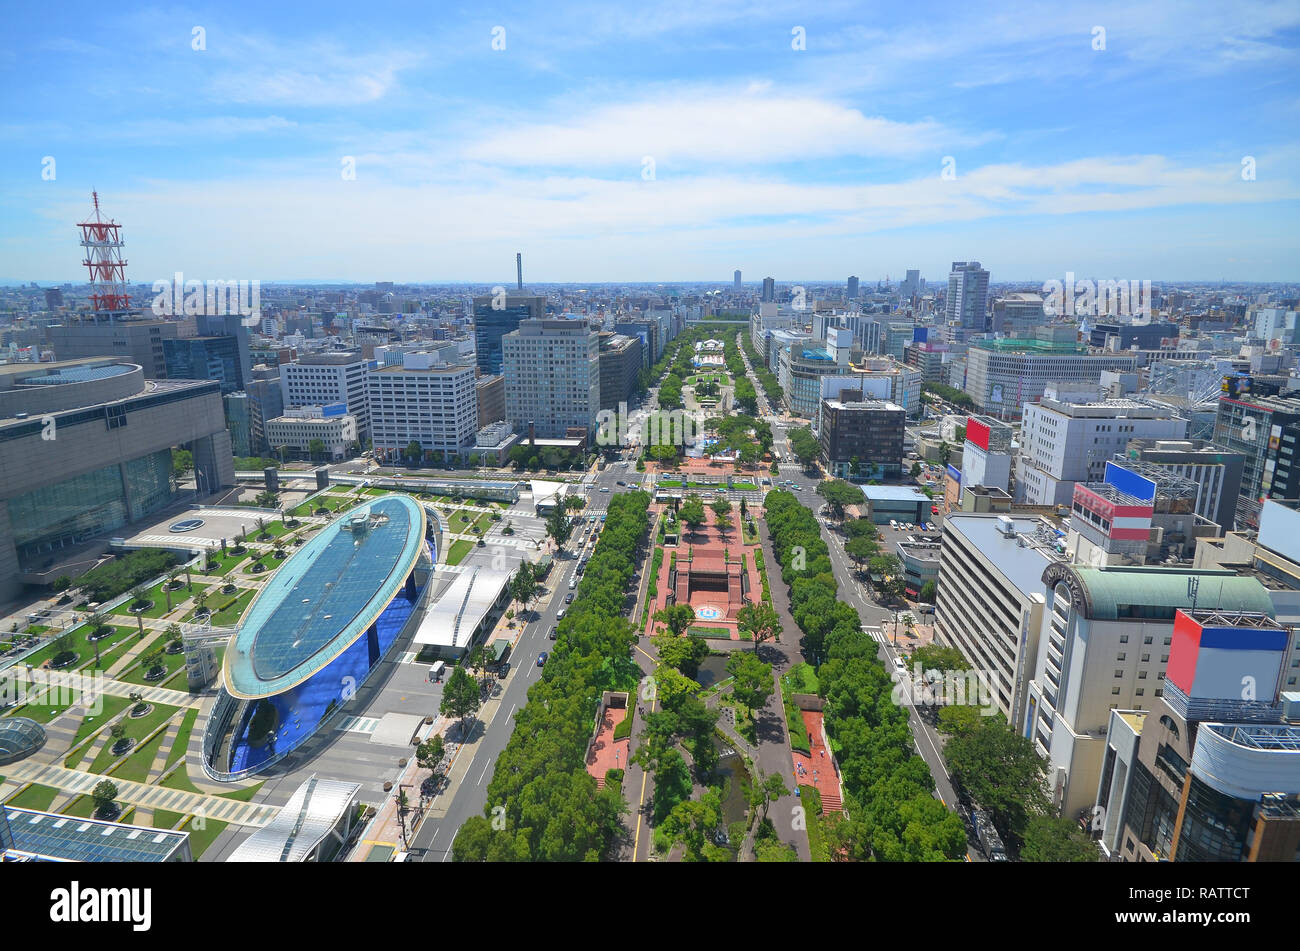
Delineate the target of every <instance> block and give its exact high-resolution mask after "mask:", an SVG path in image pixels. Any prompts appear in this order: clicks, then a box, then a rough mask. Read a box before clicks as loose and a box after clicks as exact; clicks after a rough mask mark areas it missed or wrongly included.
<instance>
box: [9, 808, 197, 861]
mask: <svg viewBox="0 0 1300 951" xmlns="http://www.w3.org/2000/svg"><path fill="white" fill-rule="evenodd" d="M0 809H4V811H5V819H6V820H7V821H8V825H9V831H10V832H11V833H12V835H13V844H12V846H11V847H10V851H11V852H13V853H17V854H18V855H19V856H24V855H25V856H32V857H36V858H42V859H47V860H55V861H67V862H162V861H166V860H167V859H169V858H171V857H172V856H173V855H174V854H175V853H176V852H177V851H178V850H180V849H183V848H188V846H187V845H186V843H187V842H188V841H189V833H187V832H172V831H170V830H160V829H154V828H151V827H149V826H136V825H125V824H123V823H121V822H113V821H106V820H101V819H80V818H77V817H75V816H64V815H59V814H58V813H52V812H40V811H37V810H34V809H20V808H17V807H15V806H0Z"/></svg>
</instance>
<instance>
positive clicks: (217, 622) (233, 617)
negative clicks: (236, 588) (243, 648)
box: [208, 589, 257, 627]
mask: <svg viewBox="0 0 1300 951" xmlns="http://www.w3.org/2000/svg"><path fill="white" fill-rule="evenodd" d="M256 595H257V592H256V591H254V590H252V589H249V590H246V591H244V592H243V593H242V594H240V595H238V596H236V597H235V599H234V600H233V602H230V603H227V602H225V601H222V602H218V603H216V604H212V603H210V604H209V605H208V607H210V608H213V609H216V608H218V607H220V608H221V610H219V611H217V613H216V614H214V615H212V625H213V626H214V627H234V626H235V625H236V624H237V623H239V619H240V618H242V617H243V616H244V612H245V611H246V610H247V609H248V605H249V603H250V602H251V601H252V600H253V598H254V597H255V596H256ZM222 597H223V598H227V597H229V595H222ZM222 605H226V606H225V607H222Z"/></svg>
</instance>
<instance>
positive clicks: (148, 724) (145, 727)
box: [89, 703, 180, 773]
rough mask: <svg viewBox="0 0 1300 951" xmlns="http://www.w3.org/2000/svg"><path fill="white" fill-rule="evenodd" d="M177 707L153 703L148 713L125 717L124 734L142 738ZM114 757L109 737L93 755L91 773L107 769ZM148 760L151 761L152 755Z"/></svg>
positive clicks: (146, 765)
mask: <svg viewBox="0 0 1300 951" xmlns="http://www.w3.org/2000/svg"><path fill="white" fill-rule="evenodd" d="M178 709H180V708H179V707H170V706H168V705H167V704H165V703H155V704H154V705H153V709H152V710H150V711H149V713H148V715H146V716H143V717H141V718H140V719H138V720H132V719H131V718H130V717H126V718H124V719H123V720H122V724H123V725H124V726H125V727H126V735H127V736H129V737H131V738H132V739H135V740H142V739H144V738H145V737H146V736H148V735H149V733H150V732H151V731H152V730H154V729H155V728H156V727H158V726H160V725H161V724H163V723H165V722H166V721H167V720H169V719H171V717H172V716H173V715H174V714H175V713H176V711H177V710H178ZM134 752H135V751H134V750H132V754H134ZM116 759H117V757H116V756H115V755H114V754H113V741H112V740H111V739H110V740H109V741H108V742H106V743H105V744H104V747H103V749H101V750H100V751H99V755H98V756H96V757H95V761H94V762H93V763H91V764H90V767H89V769H90V771H91V772H92V773H102V772H104V771H105V770H106V769H108V767H109V766H111V765H113V761H114V760H116ZM149 762H153V759H152V757H151V758H150V761H149ZM148 768H149V765H148V763H146V764H145V769H146V770H147V769H148Z"/></svg>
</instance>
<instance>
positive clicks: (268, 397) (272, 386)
mask: <svg viewBox="0 0 1300 951" xmlns="http://www.w3.org/2000/svg"><path fill="white" fill-rule="evenodd" d="M244 392H245V393H246V394H247V396H248V410H249V413H248V415H249V450H250V452H249V454H250V455H261V454H262V453H264V452H266V451H267V449H268V442H267V438H266V421H267V420H268V419H275V417H277V416H282V415H284V391H283V390H281V389H280V368H279V367H278V366H265V365H262V364H259V365H256V366H254V367H253V378H252V380H250V381H249V383H248V385H247V386H246V387H244ZM236 455H238V453H236Z"/></svg>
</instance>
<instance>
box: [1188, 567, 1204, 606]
mask: <svg viewBox="0 0 1300 951" xmlns="http://www.w3.org/2000/svg"><path fill="white" fill-rule="evenodd" d="M1200 588H1201V579H1200V578H1198V577H1196V576H1195V575H1193V576H1192V577H1190V578H1188V579H1187V597H1188V598H1189V599H1190V600H1191V602H1192V613H1193V614H1195V613H1196V593H1197V592H1198V591H1199V590H1200Z"/></svg>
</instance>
